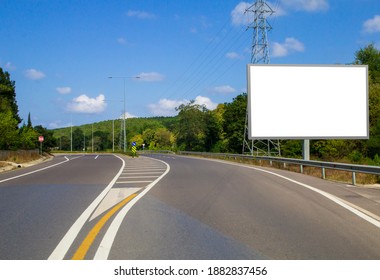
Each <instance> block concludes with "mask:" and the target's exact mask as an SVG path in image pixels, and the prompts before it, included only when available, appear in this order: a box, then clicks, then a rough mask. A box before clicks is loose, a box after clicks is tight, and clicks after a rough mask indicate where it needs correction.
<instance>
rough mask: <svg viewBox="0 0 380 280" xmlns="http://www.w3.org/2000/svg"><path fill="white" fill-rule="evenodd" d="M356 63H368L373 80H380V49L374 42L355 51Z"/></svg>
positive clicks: (376, 81) (375, 81) (377, 81)
mask: <svg viewBox="0 0 380 280" xmlns="http://www.w3.org/2000/svg"><path fill="white" fill-rule="evenodd" d="M355 64H360V65H368V71H369V75H370V79H371V81H372V82H374V83H379V82H380V51H379V50H378V49H376V48H375V46H374V44H369V45H368V46H366V47H365V48H361V49H360V50H359V51H357V52H356V53H355Z"/></svg>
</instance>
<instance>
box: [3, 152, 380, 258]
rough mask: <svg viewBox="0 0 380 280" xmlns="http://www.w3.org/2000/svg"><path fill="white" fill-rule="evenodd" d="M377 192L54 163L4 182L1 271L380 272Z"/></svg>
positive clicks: (168, 160)
mask: <svg viewBox="0 0 380 280" xmlns="http://www.w3.org/2000/svg"><path fill="white" fill-rule="evenodd" d="M48 166H52V167H51V168H48V169H44V170H40V169H41V168H45V167H48ZM33 170H40V171H38V172H35V173H31V174H28V175H25V176H22V177H16V176H19V175H21V174H25V173H30V172H32V171H33ZM11 177H13V179H11V180H7V179H8V178H11ZM15 177H16V178H15ZM5 180H7V181H5ZM378 192H379V190H370V191H363V190H359V189H356V188H352V187H348V186H346V185H344V184H339V183H334V182H329V181H325V180H321V179H318V178H312V177H309V176H304V175H302V174H295V173H290V172H286V171H281V170H274V169H264V168H259V169H257V168H252V167H246V166H241V165H236V164H229V163H222V162H218V161H209V160H203V159H196V158H188V157H180V156H171V155H152V156H150V157H139V158H134V159H132V158H121V157H116V156H113V155H100V156H97V155H84V156H79V155H71V156H66V157H64V156H57V157H56V158H55V159H54V160H53V161H50V162H46V163H43V164H40V165H38V166H34V167H32V168H27V169H23V170H17V171H14V172H9V173H5V174H0V224H1V227H0V259H72V258H73V259H123V260H124V259H145V260H146V259H190V260H193V259H327V260H330V259H354V260H356V259H375V260H379V259H380V222H379V221H378V216H380V203H379V201H377V197H378Z"/></svg>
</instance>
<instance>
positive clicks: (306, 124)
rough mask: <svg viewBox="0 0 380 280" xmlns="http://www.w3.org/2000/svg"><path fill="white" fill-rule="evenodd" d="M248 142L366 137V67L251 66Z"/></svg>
mask: <svg viewBox="0 0 380 280" xmlns="http://www.w3.org/2000/svg"><path fill="white" fill-rule="evenodd" d="M247 79H248V110H249V112H248V114H249V118H248V127H249V129H248V130H249V137H250V138H251V139H332V138H352V139H367V138H369V130H368V67H367V66H366V65H270V64H262V65H257V64H254V65H253V64H249V65H248V66H247Z"/></svg>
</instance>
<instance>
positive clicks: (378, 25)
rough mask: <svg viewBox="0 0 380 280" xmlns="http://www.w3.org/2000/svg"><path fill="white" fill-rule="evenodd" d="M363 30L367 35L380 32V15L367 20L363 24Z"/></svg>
mask: <svg viewBox="0 0 380 280" xmlns="http://www.w3.org/2000/svg"><path fill="white" fill-rule="evenodd" d="M363 30H364V32H367V33H375V32H380V15H376V16H374V17H373V18H371V19H369V20H366V21H365V22H364V24H363Z"/></svg>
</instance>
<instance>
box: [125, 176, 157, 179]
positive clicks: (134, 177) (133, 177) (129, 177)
mask: <svg viewBox="0 0 380 280" xmlns="http://www.w3.org/2000/svg"><path fill="white" fill-rule="evenodd" d="M158 177H160V176H157V175H152V176H149V175H148V176H120V177H119V179H138V178H140V179H141V178H158Z"/></svg>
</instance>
